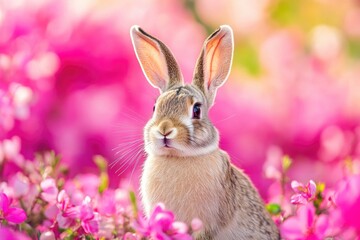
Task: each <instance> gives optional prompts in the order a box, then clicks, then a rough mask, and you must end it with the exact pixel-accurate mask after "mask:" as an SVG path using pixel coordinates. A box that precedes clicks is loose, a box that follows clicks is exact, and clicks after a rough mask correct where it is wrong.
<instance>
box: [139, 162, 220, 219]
mask: <svg viewBox="0 0 360 240" xmlns="http://www.w3.org/2000/svg"><path fill="white" fill-rule="evenodd" d="M173 160H174V159H167V160H166V161H160V160H159V159H151V158H148V159H147V160H146V162H145V165H144V171H143V175H142V179H141V192H142V197H143V203H144V207H145V211H146V212H147V214H148V215H149V213H150V212H151V209H152V208H153V207H154V205H155V204H156V203H158V202H162V203H164V204H165V206H166V208H167V209H170V210H172V211H173V212H174V213H175V215H176V217H177V218H176V219H177V220H180V221H183V222H186V223H188V224H189V223H190V222H191V220H192V219H193V218H200V219H201V220H202V221H203V222H204V224H205V225H208V224H210V223H214V222H216V216H218V211H219V208H220V206H219V196H220V194H221V189H222V186H221V181H220V180H219V178H220V176H221V175H220V171H221V167H220V166H218V164H217V163H216V162H214V163H213V164H212V161H211V159H210V160H209V161H205V160H203V159H201V160H197V161H191V160H193V159H191V160H184V161H179V160H174V161H173ZM182 160H183V159H182Z"/></svg>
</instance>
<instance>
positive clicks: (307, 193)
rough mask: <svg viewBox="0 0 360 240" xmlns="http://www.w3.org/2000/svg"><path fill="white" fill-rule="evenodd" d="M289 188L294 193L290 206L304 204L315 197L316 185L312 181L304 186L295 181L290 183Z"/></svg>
mask: <svg viewBox="0 0 360 240" xmlns="http://www.w3.org/2000/svg"><path fill="white" fill-rule="evenodd" d="M291 187H292V189H293V190H294V191H295V193H296V194H295V195H293V196H292V197H291V200H290V201H291V203H292V204H306V203H308V202H309V201H310V200H312V199H313V198H314V197H315V193H316V184H315V182H314V181H313V180H310V182H309V183H308V184H306V186H304V185H303V184H301V183H299V182H297V181H292V182H291Z"/></svg>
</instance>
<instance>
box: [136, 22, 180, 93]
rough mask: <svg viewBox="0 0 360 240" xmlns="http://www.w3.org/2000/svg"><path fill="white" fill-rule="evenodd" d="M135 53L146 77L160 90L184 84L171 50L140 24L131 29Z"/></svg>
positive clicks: (163, 90)
mask: <svg viewBox="0 0 360 240" xmlns="http://www.w3.org/2000/svg"><path fill="white" fill-rule="evenodd" d="M130 35H131V39H132V43H133V45H134V49H135V53H136V56H137V59H138V60H139V63H140V65H141V68H142V70H143V72H144V74H145V77H146V78H147V80H148V81H149V83H150V84H151V85H152V86H153V87H156V88H159V89H160V92H161V93H162V92H165V91H166V90H167V89H169V88H171V87H173V86H176V85H180V84H181V85H183V77H182V74H181V72H180V69H179V66H178V64H177V62H176V60H175V58H174V56H173V55H172V53H171V52H170V50H169V49H168V48H167V47H166V46H165V44H164V43H162V42H161V41H160V40H158V39H156V38H154V37H153V36H151V35H149V34H148V33H146V32H145V31H144V30H142V29H141V28H140V27H139V26H133V27H132V28H131V30H130Z"/></svg>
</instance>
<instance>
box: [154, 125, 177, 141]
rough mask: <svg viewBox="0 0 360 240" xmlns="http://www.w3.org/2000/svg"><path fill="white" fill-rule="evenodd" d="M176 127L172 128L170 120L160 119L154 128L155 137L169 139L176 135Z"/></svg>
mask: <svg viewBox="0 0 360 240" xmlns="http://www.w3.org/2000/svg"><path fill="white" fill-rule="evenodd" d="M176 132H177V131H176V128H174V125H173V124H172V122H171V121H167V120H165V121H162V122H161V123H160V124H159V125H158V126H157V129H156V133H155V135H156V137H157V138H159V139H162V138H167V139H171V138H174V137H175V136H176Z"/></svg>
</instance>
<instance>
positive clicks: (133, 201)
mask: <svg viewBox="0 0 360 240" xmlns="http://www.w3.org/2000/svg"><path fill="white" fill-rule="evenodd" d="M129 197H130V202H131V206H132V208H133V212H134V216H135V217H137V215H138V207H137V202H136V195H135V193H134V192H133V191H130V192H129Z"/></svg>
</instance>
